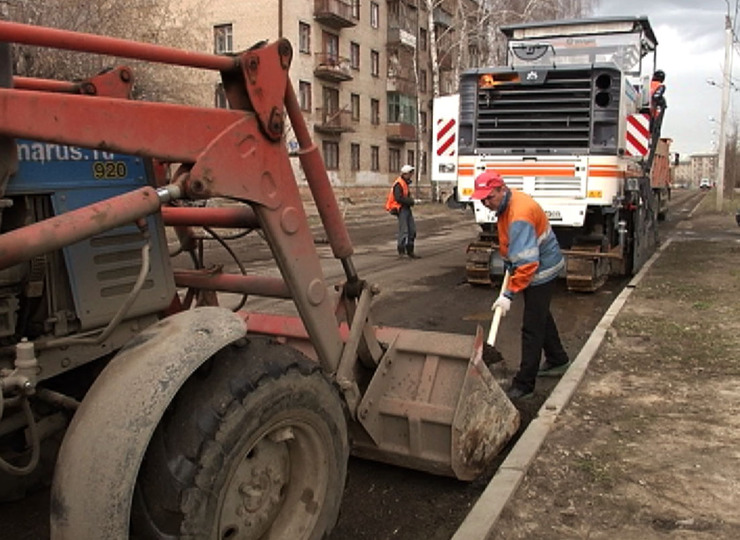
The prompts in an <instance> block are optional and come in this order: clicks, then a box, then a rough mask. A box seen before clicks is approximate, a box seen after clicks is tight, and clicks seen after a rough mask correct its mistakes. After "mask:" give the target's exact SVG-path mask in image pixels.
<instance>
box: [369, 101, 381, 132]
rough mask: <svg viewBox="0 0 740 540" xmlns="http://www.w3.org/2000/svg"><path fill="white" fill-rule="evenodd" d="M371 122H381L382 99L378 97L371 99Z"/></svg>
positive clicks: (376, 123) (375, 123)
mask: <svg viewBox="0 0 740 540" xmlns="http://www.w3.org/2000/svg"><path fill="white" fill-rule="evenodd" d="M370 123H372V124H373V125H374V126H377V125H378V124H380V101H379V100H377V99H371V100H370Z"/></svg>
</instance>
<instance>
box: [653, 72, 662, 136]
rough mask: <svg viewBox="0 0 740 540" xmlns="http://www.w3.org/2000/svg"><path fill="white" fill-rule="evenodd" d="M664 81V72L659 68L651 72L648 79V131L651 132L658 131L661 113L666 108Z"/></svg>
mask: <svg viewBox="0 0 740 540" xmlns="http://www.w3.org/2000/svg"><path fill="white" fill-rule="evenodd" d="M664 83H665V72H663V70H661V69H659V70H657V71H656V72H655V73H653V78H652V80H651V81H650V133H653V131H654V130H656V129H657V130H658V133H660V124H661V123H662V114H663V111H665V108H666V100H665V84H664Z"/></svg>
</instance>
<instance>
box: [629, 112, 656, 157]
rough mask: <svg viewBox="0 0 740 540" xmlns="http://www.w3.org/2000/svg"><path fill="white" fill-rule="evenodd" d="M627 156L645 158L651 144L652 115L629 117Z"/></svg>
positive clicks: (633, 115)
mask: <svg viewBox="0 0 740 540" xmlns="http://www.w3.org/2000/svg"><path fill="white" fill-rule="evenodd" d="M625 138H626V141H625V142H626V144H625V148H624V151H625V154H627V155H628V156H644V155H645V154H647V152H648V146H649V144H650V115H648V114H631V115H630V116H628V117H627V134H626V137H625Z"/></svg>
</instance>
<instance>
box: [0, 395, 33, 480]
mask: <svg viewBox="0 0 740 540" xmlns="http://www.w3.org/2000/svg"><path fill="white" fill-rule="evenodd" d="M2 401H3V399H2V393H0V412H2V408H1V407H2ZM21 407H22V408H23V413H24V414H25V416H26V421H27V422H28V430H29V431H30V432H31V459H30V460H29V461H28V463H27V464H26V465H24V466H23V467H16V466H15V465H11V464H10V463H8V462H7V461H5V460H4V459H2V458H0V471H3V472H6V473H8V474H12V475H13V476H25V475H27V474H30V473H32V472H33V471H34V470H35V469H36V466H37V465H38V463H39V457H40V456H41V439H40V437H39V430H38V426H37V425H36V420H35V419H34V417H33V411H31V405H30V404H29V403H28V397H26V396H23V400H22V401H21ZM0 418H1V415H0Z"/></svg>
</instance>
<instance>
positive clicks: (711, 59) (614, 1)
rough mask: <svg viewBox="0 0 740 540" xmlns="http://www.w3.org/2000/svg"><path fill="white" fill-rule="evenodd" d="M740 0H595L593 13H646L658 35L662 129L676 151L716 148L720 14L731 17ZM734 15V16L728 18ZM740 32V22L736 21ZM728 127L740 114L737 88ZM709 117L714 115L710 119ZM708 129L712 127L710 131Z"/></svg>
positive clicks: (737, 61)
mask: <svg viewBox="0 0 740 540" xmlns="http://www.w3.org/2000/svg"><path fill="white" fill-rule="evenodd" d="M737 1H740V0H600V5H599V6H598V7H597V8H596V12H595V15H596V16H639V15H647V17H648V19H649V20H650V24H651V26H652V28H653V32H654V33H655V36H656V38H657V39H658V56H657V60H658V61H657V67H658V69H662V70H663V71H665V73H666V80H665V84H666V100H667V102H668V108H667V109H666V113H665V118H664V120H663V129H662V135H663V136H664V137H670V138H672V139H673V145H672V147H671V150H672V151H675V152H679V153H680V154H681V157H682V158H683V157H688V156H687V155H688V154H693V153H698V152H711V151H712V150H716V148H717V147H716V146H715V147H714V148H713V146H712V143H713V141H714V143H715V144H716V141H718V140H719V131H720V129H719V121H720V117H721V106H722V89H721V87H720V86H712V85H710V84H708V83H707V79H712V80H713V81H715V82H716V84H717V85H721V84H722V75H723V66H724V58H725V52H724V51H725V14H726V13H727V9H728V7H727V6H728V2H729V5H730V7H731V11H730V15H732V16H733V17H734V14H735V3H736V2H737ZM733 20H734V19H733ZM737 26H738V33H739V34H740V23H738V25H737ZM739 48H740V47H738V46H737V45H736V47H735V49H734V50H733V63H732V66H733V68H734V69H733V73H736V75H734V77H733V78H734V79H735V81H736V84H737V88H738V89H740V57H739V56H738V52H737V50H738V49H739ZM730 98H731V104H730V109H729V111H728V115H727V122H726V125H727V131H726V132H729V130H730V129H731V125H732V123H733V121H734V120H733V118H735V119H737V120H740V92H739V91H736V90H733V91H731V92H730ZM710 117H711V118H713V119H715V121H712V120H710ZM712 130H715V131H716V133H715V134H713V133H712Z"/></svg>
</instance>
